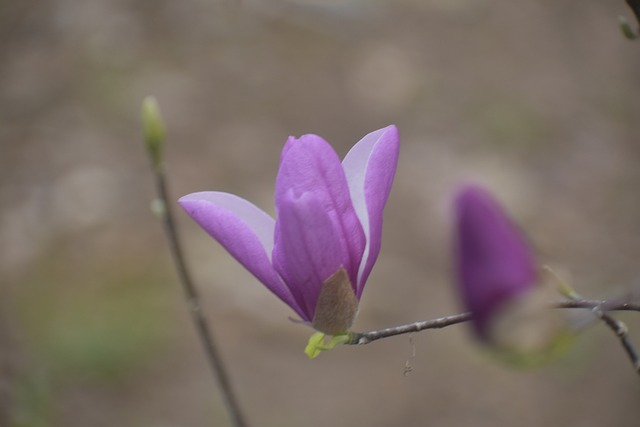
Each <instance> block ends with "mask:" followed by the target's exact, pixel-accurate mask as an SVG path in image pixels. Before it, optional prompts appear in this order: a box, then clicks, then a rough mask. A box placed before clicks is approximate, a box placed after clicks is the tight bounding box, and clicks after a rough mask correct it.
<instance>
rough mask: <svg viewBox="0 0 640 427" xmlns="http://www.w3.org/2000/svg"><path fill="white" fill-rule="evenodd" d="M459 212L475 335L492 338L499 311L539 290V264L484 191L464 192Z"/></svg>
mask: <svg viewBox="0 0 640 427" xmlns="http://www.w3.org/2000/svg"><path fill="white" fill-rule="evenodd" d="M455 211H456V217H457V231H458V236H457V248H456V250H457V263H458V265H457V269H458V275H459V279H460V285H461V292H462V295H463V299H464V302H465V304H466V306H467V308H468V309H469V311H471V313H472V314H473V317H474V326H475V327H476V331H477V332H478V334H479V336H480V337H481V338H488V337H487V335H488V333H489V331H488V327H489V323H490V321H491V319H492V316H493V315H494V314H496V312H497V310H498V309H500V308H501V307H502V306H503V305H504V304H505V303H506V302H508V301H510V300H514V299H515V298H517V297H518V296H520V295H521V294H522V293H523V292H525V291H527V290H529V289H531V288H532V287H534V286H535V284H536V281H535V279H536V268H535V262H534V260H533V256H532V254H531V251H530V249H529V246H528V245H527V242H526V241H525V239H524V237H523V236H522V235H521V233H520V231H519V230H518V229H517V228H516V227H515V226H514V225H513V224H512V223H511V222H510V221H509V218H508V217H507V216H506V215H505V213H504V212H503V211H502V209H501V208H500V206H499V205H498V204H497V203H496V202H495V201H494V200H493V199H492V198H491V196H490V195H489V194H488V193H487V192H485V191H484V190H482V189H481V188H478V187H474V186H468V187H466V188H464V189H462V191H460V193H459V194H458V196H457V198H456V200H455Z"/></svg>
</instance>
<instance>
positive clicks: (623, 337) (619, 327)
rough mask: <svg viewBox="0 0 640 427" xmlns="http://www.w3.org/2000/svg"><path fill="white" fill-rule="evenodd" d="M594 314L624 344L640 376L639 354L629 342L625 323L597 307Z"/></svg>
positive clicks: (623, 346)
mask: <svg viewBox="0 0 640 427" xmlns="http://www.w3.org/2000/svg"><path fill="white" fill-rule="evenodd" d="M593 313H594V314H595V315H596V316H598V317H599V318H600V319H602V321H603V322H604V323H605V324H606V325H607V326H608V327H609V329H611V330H612V331H613V333H614V334H616V336H617V337H618V339H619V340H620V344H622V348H624V351H625V352H626V353H627V356H629V360H630V361H631V363H632V364H633V367H634V368H635V370H636V372H637V373H638V374H640V357H638V352H637V351H636V349H635V348H634V347H633V345H632V344H631V342H630V341H629V335H628V334H629V328H627V325H625V324H624V323H623V322H621V321H619V320H617V319H616V318H614V317H613V316H611V315H610V314H608V313H606V312H604V311H602V309H600V308H598V307H595V308H594V309H593Z"/></svg>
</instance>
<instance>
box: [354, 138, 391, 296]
mask: <svg viewBox="0 0 640 427" xmlns="http://www.w3.org/2000/svg"><path fill="white" fill-rule="evenodd" d="M399 150H400V137H399V135H398V129H397V128H396V127H395V126H394V125H391V126H387V127H386V128H383V129H379V130H377V131H375V132H371V133H370V134H368V135H366V136H365V137H364V138H362V139H361V140H360V141H359V142H358V143H357V144H356V145H355V146H354V147H353V148H352V149H351V150H350V151H349V153H348V154H347V156H346V157H345V158H344V160H343V162H342V165H343V167H344V171H345V174H346V177H347V182H348V185H349V192H350V195H351V200H352V201H353V206H354V208H355V211H356V214H357V215H358V218H359V219H360V222H361V224H362V227H363V229H364V233H365V236H366V242H367V244H366V247H365V250H364V255H363V259H362V263H361V265H360V269H359V272H358V281H357V291H356V295H357V297H358V299H359V298H360V296H361V295H362V291H363V289H364V285H365V283H366V281H367V278H368V277H369V274H370V273H371V269H372V268H373V265H374V264H375V262H376V259H377V258H378V254H379V253H380V245H381V242H382V213H383V210H384V206H385V204H386V202H387V199H388V197H389V193H390V192H391V184H392V183H393V178H394V176H395V173H396V167H397V165H398V154H399Z"/></svg>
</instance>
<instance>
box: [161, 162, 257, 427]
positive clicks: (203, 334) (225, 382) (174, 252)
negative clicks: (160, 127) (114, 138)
mask: <svg viewBox="0 0 640 427" xmlns="http://www.w3.org/2000/svg"><path fill="white" fill-rule="evenodd" d="M153 171H154V175H155V185H156V192H157V196H158V199H157V201H158V202H159V203H158V204H159V209H157V212H156V213H158V214H159V216H160V219H161V220H162V223H163V226H164V231H165V234H166V236H167V240H168V242H169V248H170V250H171V256H172V258H173V262H174V264H175V267H176V270H177V273H178V278H179V280H180V284H181V285H182V290H183V291H184V297H185V300H186V302H187V306H188V307H189V314H190V316H191V321H192V322H193V325H194V327H195V328H196V332H197V334H198V338H199V340H200V343H201V344H202V347H203V349H204V352H205V355H206V358H207V361H208V363H209V367H210V368H211V371H212V373H213V375H214V377H215V379H216V381H217V384H218V387H219V388H220V390H221V392H222V398H223V401H224V405H225V407H226V409H227V412H228V413H229V418H230V419H231V424H232V425H233V426H234V427H246V426H247V423H246V422H245V421H244V417H243V415H242V411H241V410H240V406H239V404H238V400H237V398H236V396H235V394H234V392H233V389H232V387H231V382H230V380H229V377H228V375H227V371H226V369H225V366H224V363H223V361H222V357H221V355H220V352H219V351H218V347H217V345H216V342H215V340H214V337H213V334H212V332H211V330H210V329H209V326H208V324H207V321H206V318H205V316H204V313H203V311H202V307H201V305H200V297H199V294H198V291H197V289H196V287H195V285H194V283H193V281H192V280H191V275H190V274H189V270H188V269H187V266H186V263H185V259H184V255H183V251H182V246H181V244H180V240H179V239H178V233H177V231H176V225H175V220H174V216H173V209H172V207H171V206H172V205H171V203H169V201H168V200H169V197H168V189H167V180H166V177H165V172H164V167H163V165H161V167H154V168H153Z"/></svg>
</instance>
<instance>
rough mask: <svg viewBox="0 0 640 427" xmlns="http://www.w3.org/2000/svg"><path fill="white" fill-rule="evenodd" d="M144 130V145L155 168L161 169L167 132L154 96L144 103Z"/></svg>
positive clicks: (147, 98)
mask: <svg viewBox="0 0 640 427" xmlns="http://www.w3.org/2000/svg"><path fill="white" fill-rule="evenodd" d="M142 128H143V133H144V145H145V148H146V150H147V153H148V154H149V157H150V158H151V162H152V163H153V167H154V168H156V169H157V170H159V169H160V167H161V164H162V154H163V148H164V141H165V137H166V131H165V127H164V122H163V121H162V116H161V115H160V109H159V108H158V102H157V101H156V99H155V98H154V97H152V96H148V97H146V98H145V99H144V101H142Z"/></svg>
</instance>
